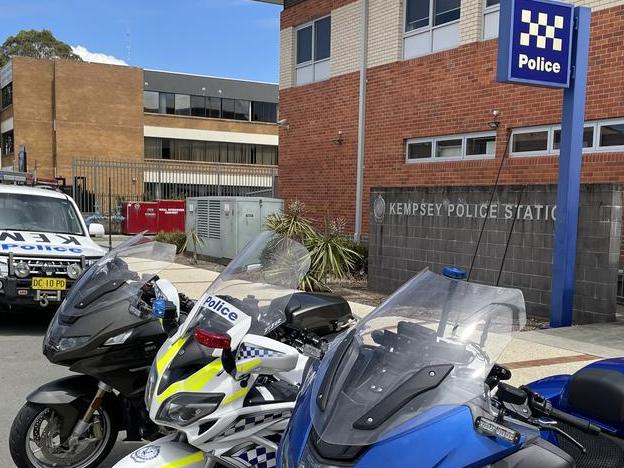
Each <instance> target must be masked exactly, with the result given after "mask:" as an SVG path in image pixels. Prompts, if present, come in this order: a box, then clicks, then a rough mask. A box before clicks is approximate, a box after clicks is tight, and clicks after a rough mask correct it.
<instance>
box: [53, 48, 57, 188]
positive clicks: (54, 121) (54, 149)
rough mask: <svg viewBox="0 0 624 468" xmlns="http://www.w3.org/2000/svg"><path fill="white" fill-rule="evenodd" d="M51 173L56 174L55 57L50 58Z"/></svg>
mask: <svg viewBox="0 0 624 468" xmlns="http://www.w3.org/2000/svg"><path fill="white" fill-rule="evenodd" d="M52 171H53V172H52V173H53V177H56V176H57V175H58V174H57V147H56V59H53V60H52Z"/></svg>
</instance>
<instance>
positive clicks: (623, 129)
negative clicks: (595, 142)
mask: <svg viewBox="0 0 624 468" xmlns="http://www.w3.org/2000/svg"><path fill="white" fill-rule="evenodd" d="M600 146H607V147H608V146H624V124H612V125H601V126H600Z"/></svg>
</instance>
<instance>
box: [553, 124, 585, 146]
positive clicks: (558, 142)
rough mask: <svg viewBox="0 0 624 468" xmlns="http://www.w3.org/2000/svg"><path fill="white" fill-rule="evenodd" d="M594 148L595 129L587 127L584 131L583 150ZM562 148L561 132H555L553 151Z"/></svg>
mask: <svg viewBox="0 0 624 468" xmlns="http://www.w3.org/2000/svg"><path fill="white" fill-rule="evenodd" d="M592 146H594V127H585V128H584V129H583V148H591V147H592ZM559 148H561V130H555V131H554V132H553V149H556V150H558V149H559Z"/></svg>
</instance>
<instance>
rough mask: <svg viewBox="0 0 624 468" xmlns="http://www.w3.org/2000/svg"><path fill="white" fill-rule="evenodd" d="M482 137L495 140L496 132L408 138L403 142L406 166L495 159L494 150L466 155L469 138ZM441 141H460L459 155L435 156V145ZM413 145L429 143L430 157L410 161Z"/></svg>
mask: <svg viewBox="0 0 624 468" xmlns="http://www.w3.org/2000/svg"><path fill="white" fill-rule="evenodd" d="M482 137H494V138H495V139H496V132H476V133H459V134H455V135H440V136H436V137H424V138H410V139H407V140H405V162H406V163H407V164H423V163H424V164H426V163H438V162H453V161H479V160H484V159H494V158H495V157H496V150H495V151H494V153H492V154H479V155H466V149H467V144H466V143H467V140H469V139H471V138H482ZM441 140H461V141H462V148H461V155H460V156H451V157H437V156H436V155H435V154H436V151H437V145H438V141H441ZM414 143H431V156H430V157H429V158H420V159H410V158H409V146H410V145H411V144H414Z"/></svg>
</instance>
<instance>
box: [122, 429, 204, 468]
mask: <svg viewBox="0 0 624 468" xmlns="http://www.w3.org/2000/svg"><path fill="white" fill-rule="evenodd" d="M176 437H177V435H170V436H167V437H163V438H161V439H158V440H156V441H154V442H151V443H150V444H148V445H145V446H143V447H141V448H139V449H137V450H135V451H134V452H132V453H130V454H128V455H126V456H125V457H124V458H123V459H121V460H120V461H118V462H117V464H115V468H137V467H141V468H204V466H205V463H206V456H205V454H204V453H203V452H201V451H198V450H197V448H195V447H193V446H191V445H189V444H187V443H185V442H178V441H176V440H175V439H176Z"/></svg>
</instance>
